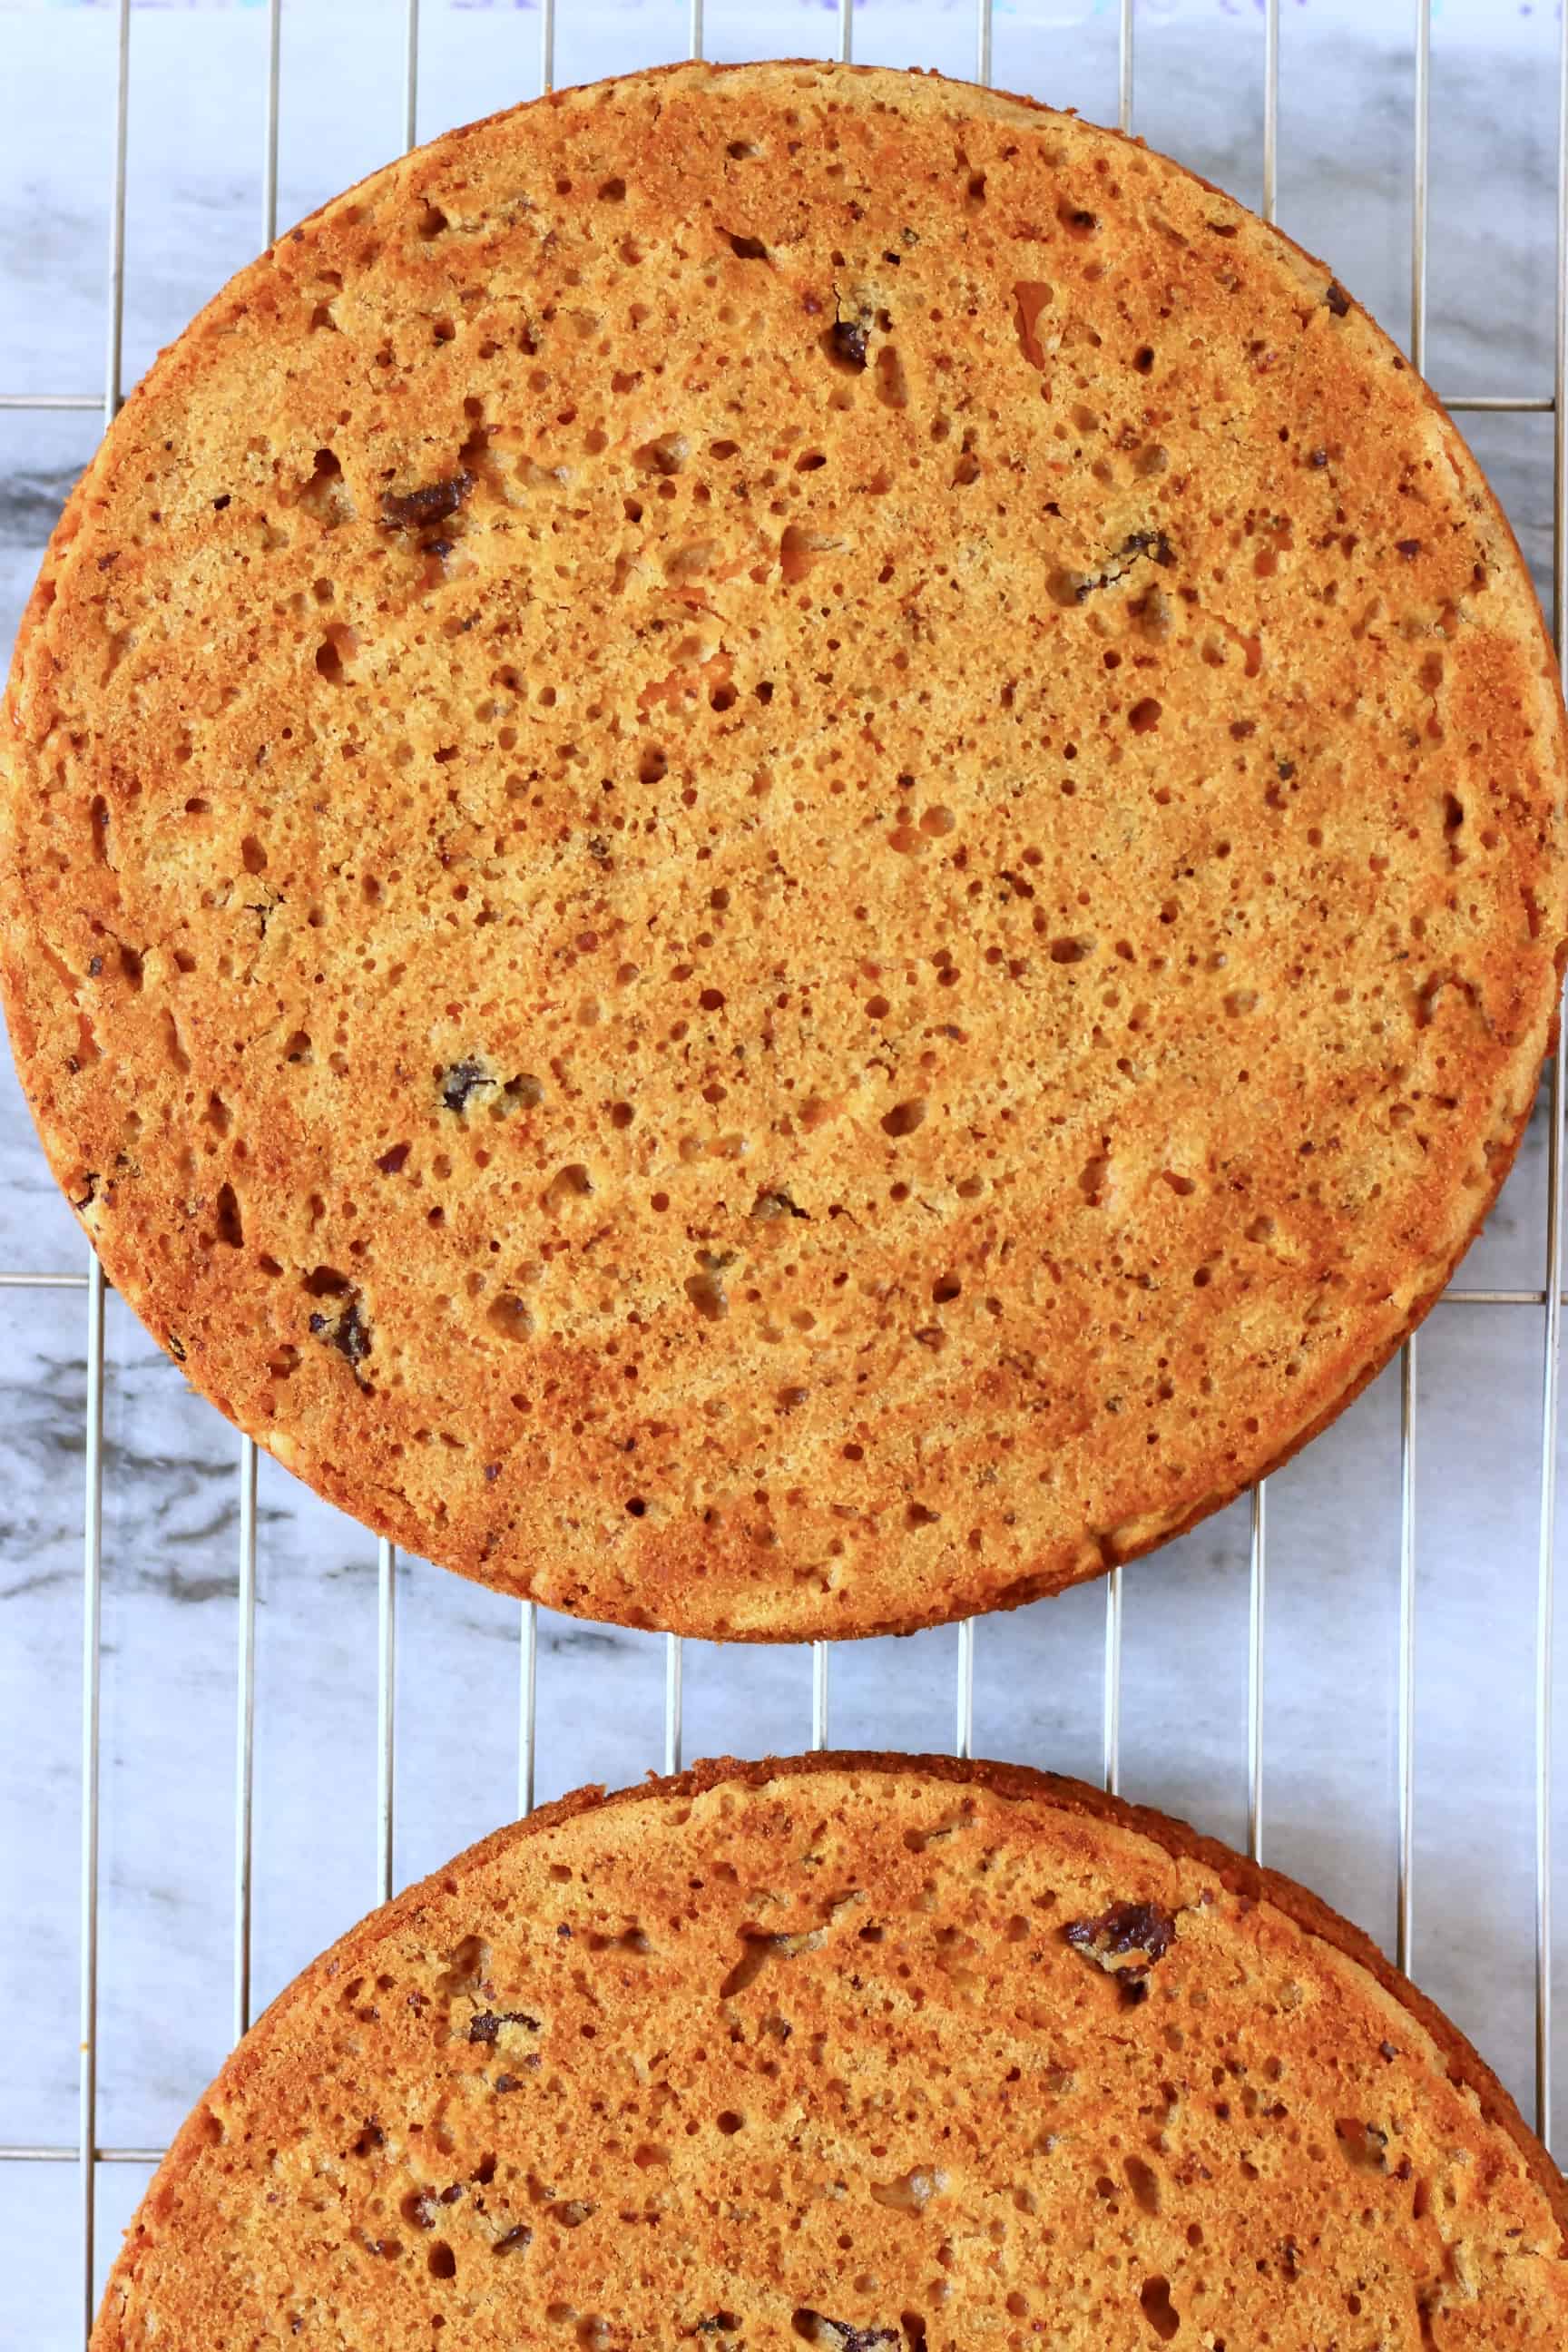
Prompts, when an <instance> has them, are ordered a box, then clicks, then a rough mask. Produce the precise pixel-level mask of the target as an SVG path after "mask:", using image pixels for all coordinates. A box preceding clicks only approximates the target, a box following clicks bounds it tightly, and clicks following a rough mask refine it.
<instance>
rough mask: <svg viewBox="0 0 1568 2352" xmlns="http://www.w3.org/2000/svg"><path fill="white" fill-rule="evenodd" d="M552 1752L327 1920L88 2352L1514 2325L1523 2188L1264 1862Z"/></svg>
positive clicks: (1540, 2306)
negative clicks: (498, 1801) (590, 1767)
mask: <svg viewBox="0 0 1568 2352" xmlns="http://www.w3.org/2000/svg"><path fill="white" fill-rule="evenodd" d="M598 1793H599V1792H597V1791H592V1790H589V1791H584V1792H582V1793H581V1794H580V1795H579V1796H578V1797H576V1798H575V1799H569V1800H567V1801H565V1802H564V1803H563V1805H560V1806H552V1807H549V1808H547V1809H546V1811H545V1812H544V1813H543V1814H542V1815H540V1816H538V1817H536V1818H535V1819H534V1820H533V1821H531V1822H524V1823H520V1824H518V1825H517V1826H515V1827H513V1828H510V1829H507V1830H503V1831H501V1832H500V1833H499V1834H498V1835H497V1836H495V1837H493V1838H491V1839H489V1840H488V1841H487V1842H486V1843H485V1844H483V1845H481V1846H477V1847H475V1848H474V1849H473V1850H472V1852H470V1853H467V1854H465V1855H462V1856H460V1857H459V1858H458V1861H456V1862H455V1863H453V1864H450V1865H449V1866H448V1867H447V1869H446V1870H444V1871H440V1872H438V1873H437V1874H436V1875H435V1876H434V1877H433V1878H430V1879H428V1880H426V1882H425V1884H424V1885H420V1886H417V1887H414V1888H411V1889H410V1890H409V1891H408V1893H407V1894H406V1895H403V1896H401V1897H400V1898H399V1899H398V1901H397V1902H396V1903H395V1904H393V1905H392V1906H390V1907H389V1908H388V1909H386V1910H384V1911H382V1912H378V1913H376V1914H374V1916H372V1917H371V1918H369V1919H367V1920H365V1921H364V1922H363V1924H362V1925H361V1926H360V1927H357V1928H355V1929H354V1930H353V1932H352V1933H351V1934H350V1935H349V1936H348V1937H345V1938H344V1939H343V1941H342V1943H341V1944H339V1945H338V1946H336V1947H335V1948H334V1949H333V1950H332V1951H331V1952H330V1953H328V1954H327V1955H326V1956H325V1958H322V1959H321V1960H320V1961H318V1962H317V1963H316V1964H315V1965H314V1966H313V1967H312V1968H310V1969H308V1970H307V1971H306V1973H305V1974H304V1975H303V1976H302V1977H301V1978H300V1979H299V1980H298V1982H297V1983H295V1984H294V1985H292V1986H291V1987H289V1990H287V1991H286V1992H284V1993H283V1994H282V1995H281V1996H280V1998H279V2000H278V2001H277V2002H276V2003H275V2004H274V2006H273V2007H272V2009H271V2010H270V2011H268V2014H267V2016H266V2017H265V2018H264V2019H263V2020H262V2021H261V2023H260V2024H259V2025H258V2027H257V2028H256V2030H255V2031H254V2032H252V2033H251V2034H250V2035H248V2036H247V2039H246V2041H245V2042H243V2043H242V2044H241V2045H240V2047H239V2049H238V2051H237V2053H235V2055H234V2057H233V2058H232V2059H231V2060H230V2061H229V2063H227V2065H226V2067H225V2068H224V2070H223V2072H222V2074H220V2075H219V2077H218V2079H217V2081H216V2083H215V2084H214V2085H213V2086H212V2089H211V2090H210V2091H209V2092H208V2094H207V2095H206V2096H205V2098H204V2099H203V2100H202V2101H201V2102H200V2103H199V2105H197V2107H196V2110H195V2114H194V2115H193V2116H192V2117H191V2119H190V2121H189V2123H188V2124H187V2125H186V2126H185V2127H184V2131H183V2132H182V2133H181V2135H180V2137H179V2138H178V2140H177V2141H176V2143H175V2146H174V2149H173V2150H172V2152H171V2154H170V2156H169V2158H168V2159H167V2161H166V2162H165V2164H164V2165H163V2168H162V2170H161V2172H160V2173H159V2175H158V2177H157V2179H155V2180H154V2182H153V2186H152V2188H151V2189H150V2190H149V2193H148V2195H147V2198H146V2200H144V2202H143V2204H142V2210H141V2211H140V2213H139V2214H138V2216H137V2218H136V2220H135V2221H134V2222H133V2224H132V2229H131V2231H130V2232H129V2233H128V2236H127V2239H126V2243H125V2248H124V2251H123V2252H122V2253H121V2258H120V2261H119V2263H118V2264H117V2266H116V2269H115V2271H114V2273H113V2276H112V2278H111V2280H110V2286H109V2291H108V2295H107V2298H106V2301H105V2305H104V2309H103V2313H102V2315H101V2317H100V2322H99V2326H98V2328H97V2331H96V2333H95V2334H94V2336H93V2339H92V2342H93V2347H94V2352H146V2347H149V2346H151V2347H163V2346H165V2345H173V2346H178V2347H180V2352H186V2347H197V2346H199V2347H202V2352H252V2348H253V2347H262V2346H265V2347H268V2352H272V2347H279V2352H293V2347H296V2346H298V2347H300V2352H366V2347H375V2352H430V2347H433V2346H434V2347H442V2346H453V2347H458V2346H460V2347H462V2352H517V2347H560V2352H579V2347H583V2352H644V2347H655V2346H658V2347H662V2348H663V2352H678V2348H679V2347H683V2346H685V2347H696V2352H742V2347H745V2352H792V2347H798V2346H800V2345H801V2344H803V2343H804V2344H805V2345H808V2346H814V2347H816V2352H976V2348H977V2347H994V2352H1047V2347H1048V2352H1156V2347H1158V2346H1161V2345H1165V2344H1173V2345H1174V2346H1175V2347H1176V2352H1189V2347H1190V2352H1218V2347H1220V2346H1221V2345H1225V2346H1227V2347H1233V2352H1263V2347H1273V2352H1503V2347H1508V2352H1552V2348H1553V2347H1560V2346H1561V2345H1562V2344H1563V2341H1564V2337H1565V2333H1568V2262H1565V2261H1564V2239H1563V2214H1564V2189H1563V2181H1562V2179H1561V2178H1560V2177H1559V2175H1558V2174H1557V2172H1556V2171H1555V2169H1554V2168H1553V2167H1552V2164H1551V2162H1550V2161H1549V2159H1548V2158H1547V2157H1546V2155H1545V2153H1544V2151H1543V2150H1542V2148H1541V2147H1539V2145H1538V2144H1537V2143H1536V2142H1535V2141H1533V2140H1532V2139H1531V2137H1530V2135H1529V2133H1528V2132H1527V2131H1526V2130H1525V2129H1524V2126H1523V2125H1522V2124H1521V2121H1520V2118H1519V2116H1518V2115H1517V2114H1516V2113H1515V2111H1514V2109H1513V2108H1512V2106H1511V2105H1510V2102H1509V2100H1508V2099H1507V2097H1506V2095H1504V2094H1503V2092H1502V2091H1501V2089H1500V2086H1499V2084H1497V2083H1496V2082H1495V2081H1494V2080H1493V2078H1492V2077H1491V2075H1490V2074H1489V2073H1488V2072H1487V2069H1486V2068H1485V2066H1484V2065H1483V2064H1482V2063H1481V2062H1480V2061H1479V2058H1478V2057H1477V2055H1476V2053H1475V2052H1474V2051H1473V2050H1471V2049H1470V2048H1469V2046H1468V2043H1467V2042H1465V2041H1464V2040H1463V2039H1462V2037H1461V2036H1460V2035H1459V2034H1458V2033H1457V2032H1455V2031H1454V2029H1453V2028H1452V2026H1450V2025H1449V2024H1447V2022H1446V2021H1445V2020H1444V2019H1443V2018H1441V2017H1440V2016H1439V2015H1438V2014H1437V2012H1436V2011H1435V2010H1433V2009H1432V2008H1431V2006H1430V2004H1429V2003H1427V2002H1426V2001H1424V2000H1422V1999H1421V1998H1420V1996H1419V1995H1418V1994H1417V1993H1415V1991H1414V1990H1413V1989H1412V1988H1411V1987H1410V1986H1409V1985H1408V1984H1407V1983H1405V1981H1404V1979H1400V1978H1398V1977H1396V1976H1395V1975H1394V1971H1393V1970H1392V1969H1389V1968H1388V1967H1387V1966H1386V1964H1385V1963H1384V1961H1383V1960H1382V1959H1381V1958H1380V1957H1379V1956H1378V1954H1377V1953H1376V1952H1375V1951H1374V1950H1373V1947H1372V1946H1371V1945H1370V1944H1369V1943H1368V1942H1367V1941H1366V1939H1365V1938H1364V1937H1362V1936H1360V1935H1358V1934H1357V1933H1356V1931H1355V1930H1354V1929H1353V1928H1352V1927H1349V1926H1347V1925H1346V1923H1345V1922H1344V1921H1343V1920H1342V1919H1338V1918H1336V1917H1335V1916H1334V1915H1333V1914H1332V1913H1331V1912H1330V1911H1328V1910H1327V1909H1326V1908H1325V1907H1324V1906H1322V1905H1321V1904H1320V1903H1317V1902H1315V1901H1314V1900H1313V1898H1312V1897H1311V1896H1310V1895H1308V1894H1306V1893H1305V1892H1304V1891H1303V1890H1302V1889H1301V1888H1300V1887H1298V1886H1293V1885H1290V1884H1289V1881H1286V1880H1283V1879H1280V1878H1279V1877H1277V1876H1276V1875H1274V1874H1272V1873H1265V1872H1260V1871H1258V1870H1256V1869H1254V1868H1252V1867H1251V1866H1250V1865H1248V1864H1246V1863H1244V1862H1243V1861H1242V1860H1241V1859H1240V1857H1239V1856H1237V1855H1236V1854H1233V1853H1226V1851H1225V1850H1224V1849H1223V1848H1222V1847H1219V1846H1215V1845H1213V1844H1211V1843H1208V1842H1207V1841H1205V1840H1203V1839H1200V1838H1198V1837H1196V1836H1194V1833H1193V1832H1191V1831H1189V1830H1187V1829H1185V1828H1184V1826H1183V1825H1182V1824H1180V1823H1178V1822H1171V1821H1168V1820H1165V1819H1163V1818H1162V1817H1161V1816H1159V1815H1156V1814H1152V1813H1145V1812H1141V1811H1136V1810H1135V1809H1133V1808H1131V1807H1129V1806H1126V1805H1122V1804H1119V1803H1117V1802H1116V1801H1113V1800H1110V1799H1107V1798H1104V1797H1101V1796H1100V1794H1099V1792H1098V1791H1093V1790H1088V1789H1084V1788H1082V1787H1080V1786H1079V1785H1077V1784H1075V1783H1073V1782H1071V1781H1062V1780H1050V1779H1047V1777H1046V1776H1044V1775H1042V1774H1038V1773H1033V1772H1028V1771H1022V1770H1018V1769H1011V1768H1006V1767H998V1766H991V1765H964V1764H953V1763H951V1762H944V1761H942V1760H940V1759H929V1758H924V1759H922V1758H912V1759H911V1758H901V1759H900V1758H893V1757H856V1756H824V1757H816V1758H809V1759H800V1760H799V1761H796V1762H793V1763H779V1764H757V1765H742V1764H735V1763H721V1764H717V1765H706V1766H702V1767H700V1768H699V1769H697V1770H696V1771H695V1772H692V1773H689V1774H688V1775H687V1776H686V1777H685V1778H684V1779H682V1780H674V1781H663V1782H658V1783H655V1784H653V1785H652V1786H651V1787H648V1788H646V1789H643V1790H637V1791H633V1792H631V1793H630V1794H629V1795H628V1796H627V1797H626V1798H623V1799H616V1800H613V1801H610V1802H609V1803H607V1804H601V1803H599V1802H597V1801H596V1800H597V1797H598Z"/></svg>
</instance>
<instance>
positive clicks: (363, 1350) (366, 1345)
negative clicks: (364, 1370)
mask: <svg viewBox="0 0 1568 2352" xmlns="http://www.w3.org/2000/svg"><path fill="white" fill-rule="evenodd" d="M360 1305H361V1302H360V1295H359V1293H358V1291H357V1290H354V1291H351V1292H350V1293H349V1295H348V1297H346V1298H345V1299H344V1300H343V1303H342V1306H341V1307H339V1308H338V1309H337V1311H336V1313H335V1314H331V1315H312V1316H311V1318H310V1328H311V1330H312V1331H313V1332H314V1333H315V1335H316V1337H317V1339H324V1340H325V1341H326V1343H327V1345H328V1347H329V1348H335V1349H337V1351H338V1353H339V1355H340V1356H342V1359H343V1360H344V1362H345V1363H347V1364H350V1365H352V1366H353V1375H354V1378H355V1379H356V1380H358V1378H359V1368H360V1366H361V1365H362V1364H363V1362H364V1360H365V1358H366V1357H367V1356H368V1355H369V1354H370V1351H371V1348H372V1345H373V1341H372V1338H371V1328H370V1325H369V1324H368V1323H367V1322H366V1321H365V1318H364V1317H363V1314H362V1313H361V1311H360Z"/></svg>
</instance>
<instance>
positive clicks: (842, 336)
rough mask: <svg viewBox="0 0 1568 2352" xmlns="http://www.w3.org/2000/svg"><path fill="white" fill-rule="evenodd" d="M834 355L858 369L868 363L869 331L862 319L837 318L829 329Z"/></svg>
mask: <svg viewBox="0 0 1568 2352" xmlns="http://www.w3.org/2000/svg"><path fill="white" fill-rule="evenodd" d="M827 340H828V341H829V342H830V343H831V344H832V346H833V356H834V358H835V359H836V360H839V361H841V362H843V364H844V365H845V366H846V367H848V368H854V369H856V370H857V371H858V370H860V369H861V368H863V367H864V366H865V364H866V348H867V341H868V331H867V327H866V322H865V320H862V319H836V320H834V322H833V325H832V327H831V328H830V329H829V331H828V337H827Z"/></svg>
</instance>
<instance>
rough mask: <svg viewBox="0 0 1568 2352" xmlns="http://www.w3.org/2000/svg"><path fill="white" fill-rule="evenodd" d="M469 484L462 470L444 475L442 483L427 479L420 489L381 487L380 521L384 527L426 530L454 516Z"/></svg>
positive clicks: (472, 480) (467, 475) (466, 492)
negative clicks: (388, 488) (387, 488)
mask: <svg viewBox="0 0 1568 2352" xmlns="http://www.w3.org/2000/svg"><path fill="white" fill-rule="evenodd" d="M473 487H474V478H473V476H472V474H470V473H468V472H467V471H465V472H462V473H458V474H452V475H450V476H448V478H447V480H445V481H444V482H428V483H426V486H425V488H423V489H418V490H384V491H383V492H382V497H381V520H382V522H383V523H384V526H385V528H386V529H387V530H427V529H429V528H430V527H431V526H432V525H434V524H436V523H438V522H445V521H446V520H447V516H448V515H455V514H456V513H457V511H458V508H459V507H460V506H461V505H462V503H463V500H464V499H466V498H467V497H468V492H469V491H470V490H471V489H472V488H473Z"/></svg>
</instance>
